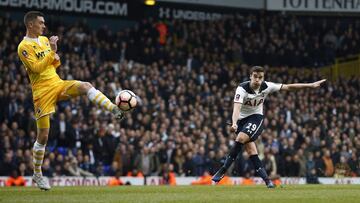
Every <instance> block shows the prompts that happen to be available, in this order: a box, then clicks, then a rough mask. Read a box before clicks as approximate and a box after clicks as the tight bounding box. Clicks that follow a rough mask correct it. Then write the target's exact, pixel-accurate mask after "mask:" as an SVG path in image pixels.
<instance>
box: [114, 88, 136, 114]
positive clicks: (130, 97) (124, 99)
mask: <svg viewBox="0 0 360 203" xmlns="http://www.w3.org/2000/svg"><path fill="white" fill-rule="evenodd" d="M115 104H116V105H117V106H118V107H119V108H120V109H121V110H122V111H130V110H132V109H134V108H135V107H136V105H137V99H136V95H135V94H134V92H132V91H130V90H122V91H120V92H119V94H118V95H117V96H116V99H115Z"/></svg>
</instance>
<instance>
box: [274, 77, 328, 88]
mask: <svg viewBox="0 0 360 203" xmlns="http://www.w3.org/2000/svg"><path fill="white" fill-rule="evenodd" d="M325 81H326V79H322V80H319V81H316V82H313V83H294V84H284V85H283V86H282V87H281V90H298V89H304V88H318V87H320V85H321V83H323V82H325Z"/></svg>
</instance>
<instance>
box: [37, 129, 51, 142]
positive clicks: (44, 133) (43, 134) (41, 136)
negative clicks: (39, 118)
mask: <svg viewBox="0 0 360 203" xmlns="http://www.w3.org/2000/svg"><path fill="white" fill-rule="evenodd" d="M48 137H49V129H48V128H44V129H38V136H37V141H38V142H39V143H40V144H46V143H47V141H48Z"/></svg>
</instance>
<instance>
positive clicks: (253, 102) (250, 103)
mask: <svg viewBox="0 0 360 203" xmlns="http://www.w3.org/2000/svg"><path fill="white" fill-rule="evenodd" d="M262 103H264V99H260V100H259V101H257V100H256V99H248V100H246V102H245V103H244V105H247V106H259V105H260V104H262Z"/></svg>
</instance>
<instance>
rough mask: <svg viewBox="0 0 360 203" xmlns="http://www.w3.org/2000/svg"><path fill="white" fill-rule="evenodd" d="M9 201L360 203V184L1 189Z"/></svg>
mask: <svg viewBox="0 0 360 203" xmlns="http://www.w3.org/2000/svg"><path fill="white" fill-rule="evenodd" d="M2 202H4V203H8V202H26V203H30V202H35V203H39V202H62V203H68V202H141V203H144V202H184V203H185V202H186V203H187V202H206V203H207V202H222V203H229V202H247V203H253V202H266V203H270V202H277V203H280V202H286V203H288V202H326V203H335V202H341V203H348V202H360V185H328V186H326V185H297V186H295V185H292V186H291V185H289V186H285V187H284V188H276V189H267V188H266V187H265V186H263V185H262V186H253V187H251V186H249V187H245V186H175V187H173V186H120V187H54V188H52V190H51V191H47V192H44V191H40V190H38V189H37V188H35V187H30V188H1V189H0V203H2Z"/></svg>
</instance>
